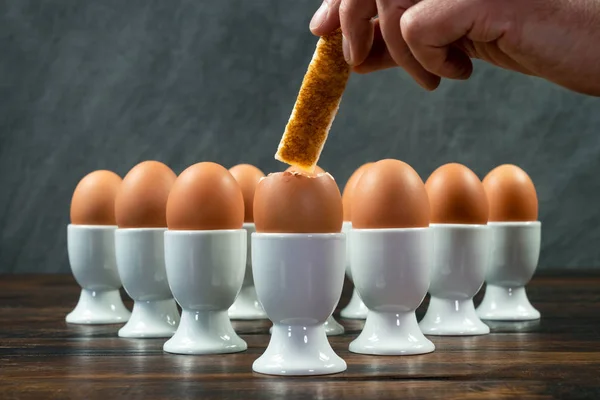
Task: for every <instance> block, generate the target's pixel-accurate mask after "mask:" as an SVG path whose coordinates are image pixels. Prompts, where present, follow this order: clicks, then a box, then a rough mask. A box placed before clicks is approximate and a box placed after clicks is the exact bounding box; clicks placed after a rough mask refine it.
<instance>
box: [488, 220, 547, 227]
mask: <svg viewBox="0 0 600 400" xmlns="http://www.w3.org/2000/svg"><path fill="white" fill-rule="evenodd" d="M488 225H489V226H539V225H542V222H541V221H539V220H537V221H490V222H488Z"/></svg>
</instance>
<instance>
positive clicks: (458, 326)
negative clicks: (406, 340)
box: [419, 296, 490, 336]
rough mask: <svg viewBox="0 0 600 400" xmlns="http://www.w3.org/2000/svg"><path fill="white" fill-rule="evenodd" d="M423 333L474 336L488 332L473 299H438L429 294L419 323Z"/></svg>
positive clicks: (487, 327) (488, 329)
mask: <svg viewBox="0 0 600 400" xmlns="http://www.w3.org/2000/svg"><path fill="white" fill-rule="evenodd" d="M419 327H420V328H421V331H422V332H423V333H424V334H425V335H432V336H475V335H486V334H488V333H490V328H489V326H487V325H486V324H484V323H483V322H482V321H481V320H480V319H479V317H478V316H477V313H476V312H475V305H474V304H473V299H468V300H464V299H462V300H456V299H440V298H437V297H433V296H431V299H430V301H429V307H428V308H427V312H426V313H425V316H424V317H423V319H422V320H421V322H420V323H419Z"/></svg>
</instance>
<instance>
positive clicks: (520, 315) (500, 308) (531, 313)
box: [477, 284, 540, 321]
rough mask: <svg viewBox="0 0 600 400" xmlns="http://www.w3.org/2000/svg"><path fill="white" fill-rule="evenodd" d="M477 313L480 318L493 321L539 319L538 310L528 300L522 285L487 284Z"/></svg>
mask: <svg viewBox="0 0 600 400" xmlns="http://www.w3.org/2000/svg"><path fill="white" fill-rule="evenodd" d="M477 314H478V315H479V317H480V318H481V319H487V320H494V321H530V320H536V319H540V312H539V311H538V310H536V309H535V308H534V307H533V306H532V305H531V303H530V302H529V299H528V298H527V292H526V291H525V287H524V286H521V287H512V288H511V287H501V286H495V285H490V284H488V285H487V287H486V290H485V295H484V296H483V301H482V302H481V304H480V305H479V307H477Z"/></svg>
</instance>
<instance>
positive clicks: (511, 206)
mask: <svg viewBox="0 0 600 400" xmlns="http://www.w3.org/2000/svg"><path fill="white" fill-rule="evenodd" d="M483 187H484V189H485V192H486V194H487V198H488V202H489V206H490V217H489V221H494V222H502V221H537V219H538V198H537V193H536V191H535V186H534V185H533V182H532V181H531V178H530V177H529V175H527V173H526V172H525V171H523V170H522V169H521V168H519V167H517V166H516V165H510V164H506V165H501V166H499V167H496V168H495V169H493V170H492V171H490V173H489V174H487V176H486V177H485V178H484V179H483Z"/></svg>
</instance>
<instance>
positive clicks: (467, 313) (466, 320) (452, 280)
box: [419, 224, 490, 336]
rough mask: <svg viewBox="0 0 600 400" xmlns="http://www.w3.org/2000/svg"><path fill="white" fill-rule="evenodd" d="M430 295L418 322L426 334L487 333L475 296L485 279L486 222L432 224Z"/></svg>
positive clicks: (488, 243)
mask: <svg viewBox="0 0 600 400" xmlns="http://www.w3.org/2000/svg"><path fill="white" fill-rule="evenodd" d="M430 228H431V230H432V233H433V263H432V269H431V284H430V286H429V293H430V294H431V299H430V302H429V307H428V309H427V312H426V314H425V316H424V317H423V319H422V320H421V322H420V323H419V326H420V327H421V330H422V331H423V333H425V334H426V335H448V336H468V335H484V334H487V333H489V332H490V328H489V327H488V326H487V325H486V324H484V323H483V322H481V320H480V319H479V317H478V316H477V313H476V312H475V306H474V304H473V296H475V294H476V293H477V292H478V291H479V289H480V288H481V286H482V285H483V281H484V279H485V273H486V270H487V265H488V261H489V248H490V247H489V246H490V232H489V228H488V226H486V225H459V224H432V225H431V226H430Z"/></svg>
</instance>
